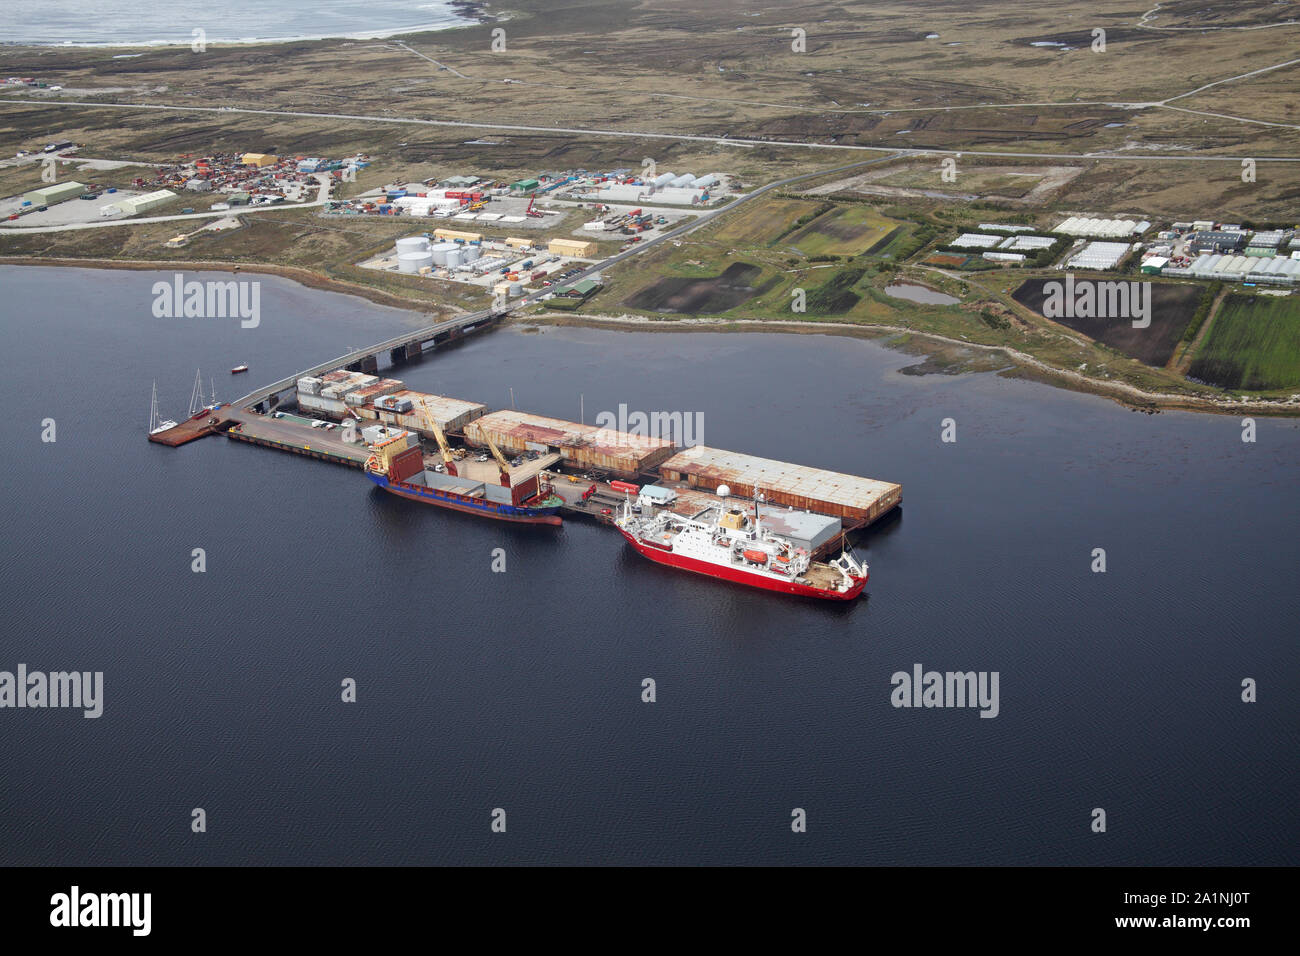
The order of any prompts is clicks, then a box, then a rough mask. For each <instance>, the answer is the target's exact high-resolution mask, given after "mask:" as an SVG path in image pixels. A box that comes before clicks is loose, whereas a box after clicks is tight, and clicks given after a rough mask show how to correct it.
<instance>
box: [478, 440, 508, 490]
mask: <svg viewBox="0 0 1300 956" xmlns="http://www.w3.org/2000/svg"><path fill="white" fill-rule="evenodd" d="M483 439H484V440H485V441H486V442H487V446H488V451H490V452H492V457H493V458H495V459H496V460H497V468H498V469H500V471H501V484H502V485H504V486H505V487H507V488H509V487H510V462H508V461H506V456H505V455H503V454H501V449H500V448H498V447H497V446H496V443H495V442H494V441H492V439H491V438H489V437H488V436H487V435H486V434H484V436H483Z"/></svg>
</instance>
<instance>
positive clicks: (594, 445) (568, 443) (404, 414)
mask: <svg viewBox="0 0 1300 956" xmlns="http://www.w3.org/2000/svg"><path fill="white" fill-rule="evenodd" d="M298 384H299V387H298V402H299V405H300V406H301V407H302V408H303V409H305V410H309V411H313V412H316V413H318V414H327V415H331V416H337V417H340V418H341V417H343V416H344V415H347V414H350V413H355V414H357V415H358V417H360V418H361V419H366V420H372V421H379V422H382V423H384V424H388V425H392V426H396V427H401V428H405V429H408V430H410V431H412V432H414V433H416V434H418V435H421V436H423V437H426V438H432V437H433V435H434V432H433V429H432V427H431V424H430V420H431V419H432V420H433V421H436V422H437V423H438V427H439V428H440V429H442V431H443V432H444V433H446V434H461V435H463V436H464V439H465V441H466V443H467V444H470V445H473V446H476V447H486V446H487V441H488V439H491V441H492V443H493V444H495V445H496V446H497V447H498V448H499V449H500V450H501V451H502V452H504V453H506V454H509V455H518V454H523V453H525V452H528V451H535V452H539V453H544V454H545V453H555V454H558V455H559V456H560V460H561V462H562V463H563V464H564V465H566V466H568V467H570V468H572V469H575V470H579V471H588V470H597V471H602V472H608V473H609V474H611V475H613V476H616V477H618V478H622V479H626V480H644V479H646V478H647V477H649V478H651V479H652V480H660V479H662V480H664V481H667V482H679V483H684V484H686V485H687V486H689V489H695V490H697V491H699V492H708V493H710V494H715V493H716V492H717V489H718V486H719V485H728V486H729V487H730V488H731V490H732V492H733V493H735V494H736V495H739V496H742V497H748V498H753V497H755V495H756V494H761V495H762V496H763V498H764V500H765V501H766V502H767V503H768V504H769V505H780V506H784V507H785V508H787V509H797V511H795V512H791V511H777V510H775V509H773V510H771V512H770V514H771V517H772V519H773V521H774V522H776V524H774V527H777V526H780V527H784V528H785V532H784V533H786V534H787V536H789V537H792V538H794V539H797V540H800V541H803V542H805V543H807V544H809V545H811V546H813V547H820V546H821V545H823V544H825V543H826V541H827V540H828V539H829V538H830V537H833V536H834V535H835V534H837V533H838V532H839V531H840V529H841V527H846V528H849V529H853V528H857V527H862V526H865V525H867V524H870V523H871V522H873V521H875V520H876V519H878V518H880V517H881V516H882V515H884V514H885V513H886V512H888V511H889V510H890V509H892V508H894V507H895V506H896V505H898V504H900V503H901V500H902V487H901V486H900V485H897V484H894V483H892V482H886V481H877V480H874V479H870V478H859V477H857V476H855V475H847V474H841V473H839V472H833V471H826V470H823V469H819V468H808V467H804V466H801V465H794V464H789V463H787V462H780V461H774V460H771V459H767V458H758V457H755V456H752V455H744V454H740V453H738V452H730V451H722V450H719V449H716V448H708V447H705V446H694V447H691V448H687V449H685V450H679V449H678V448H677V446H676V445H675V444H674V443H673V442H672V441H671V440H670V439H667V438H656V437H648V436H643V435H633V434H630V433H628V432H623V431H618V430H615V429H610V428H601V427H598V426H595V425H587V424H582V423H579V422H570V421H565V420H563V419H558V418H550V417H548V416H545V415H535V414H532V413H530V412H522V411H517V410H514V409H505V410H501V411H496V412H488V410H487V407H486V406H484V405H481V404H479V403H476V402H469V401H465V400H462V399H456V398H448V397H445V396H441V395H429V394H425V393H422V392H416V391H413V390H410V389H406V388H404V386H403V385H402V383H401V382H400V381H398V380H396V379H381V378H379V377H377V376H374V375H365V374H361V373H357V372H348V371H337V372H330V373H328V374H326V375H323V376H321V377H320V378H304V379H300V380H299V383H298ZM376 403H378V404H376ZM384 406H387V407H384ZM682 497H683V499H684V502H685V503H688V504H693V503H696V502H697V499H695V498H692V496H691V494H690V491H689V490H684V491H683V494H682ZM698 503H699V504H700V506H701V507H702V506H703V505H704V504H705V503H707V502H705V501H704V500H703V499H699V500H698ZM799 512H811V513H813V514H814V515H817V516H821V518H819V517H807V516H802V515H800V514H799ZM825 517H830V518H833V519H835V520H834V521H833V522H828V521H825V520H822V518H825Z"/></svg>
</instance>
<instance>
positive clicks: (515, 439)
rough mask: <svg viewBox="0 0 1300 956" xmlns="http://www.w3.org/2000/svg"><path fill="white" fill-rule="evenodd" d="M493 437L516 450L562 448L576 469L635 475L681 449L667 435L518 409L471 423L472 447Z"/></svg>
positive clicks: (504, 448)
mask: <svg viewBox="0 0 1300 956" xmlns="http://www.w3.org/2000/svg"><path fill="white" fill-rule="evenodd" d="M487 438H491V439H492V441H493V442H494V443H495V444H496V446H497V447H498V448H500V449H501V450H502V451H505V452H509V453H511V454H519V453H521V452H525V451H530V450H531V451H537V452H542V453H547V452H558V453H559V454H560V457H561V458H562V459H563V460H564V462H565V463H566V464H568V465H570V466H572V467H575V468H587V469H590V468H594V469H599V470H601V471H606V472H609V473H611V474H613V475H617V476H618V477H620V478H629V479H632V478H636V477H637V476H638V475H639V474H640V473H641V472H643V471H647V470H649V469H651V468H654V467H656V466H657V465H659V464H660V463H662V462H663V461H665V460H666V459H668V458H669V457H670V456H671V455H672V453H673V452H674V451H675V450H676V446H675V445H674V444H673V443H672V442H671V441H670V440H668V439H666V438H649V437H646V436H642V435H633V434H630V433H628V432H620V431H615V430H614V429H611V428H597V427H596V426H595V425H580V424H578V423H577V422H566V421H563V420H561V419H558V418H547V417H545V416H542V415H533V414H530V413H528V412H520V411H514V410H513V409H509V410H503V411H499V412H491V413H490V414H487V415H484V416H482V417H480V418H476V419H474V420H473V421H471V422H470V423H469V424H468V425H466V426H465V439H466V441H468V442H469V443H470V444H471V445H478V446H483V445H486V444H487Z"/></svg>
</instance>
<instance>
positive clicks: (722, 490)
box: [718, 485, 731, 498]
mask: <svg viewBox="0 0 1300 956" xmlns="http://www.w3.org/2000/svg"><path fill="white" fill-rule="evenodd" d="M718 497H719V498H730V497H731V486H730V485H718Z"/></svg>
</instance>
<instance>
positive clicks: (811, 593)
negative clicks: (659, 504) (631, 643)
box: [618, 528, 867, 601]
mask: <svg viewBox="0 0 1300 956" xmlns="http://www.w3.org/2000/svg"><path fill="white" fill-rule="evenodd" d="M618 531H619V534H621V535H622V536H623V537H624V538H625V539H627V543H628V544H630V545H631V546H632V547H633V548H635V549H636V551H637V553H638V554H641V555H643V556H645V557H647V558H649V559H650V560H651V561H654V562H655V563H656V564H662V565H665V566H667V567H670V568H680V569H681V570H683V571H693V572H695V573H696V574H707V575H708V576H709V577H711V578H720V579H721V580H723V581H732V582H734V583H736V584H744V585H747V586H749V587H752V588H762V589H763V590H765V591H776V592H778V593H780V594H797V595H799V596H800V597H811V598H820V599H822V600H826V601H852V600H853V599H854V598H856V597H858V596H859V595H860V594H861V593H862V589H863V588H865V587H866V586H867V579H866V577H865V576H864V577H862V578H861V579H859V580H857V581H855V582H854V584H853V586H852V587H851V588H849V589H848V590H847V591H832V590H829V589H826V588H816V587H813V586H812V585H809V584H800V583H799V582H798V581H793V580H783V579H781V578H773V577H768V576H767V575H763V574H754V573H753V572H750V571H746V570H745V569H744V568H734V567H728V566H726V565H721V564H713V563H712V562H710V561H701V560H700V559H699V558H691V557H687V556H685V555H681V554H676V553H674V552H673V551H672V550H671V549H668V548H666V547H657V546H655V545H650V544H647V543H646V542H644V541H641V540H640V539H639V538H637V537H635V536H634V535H631V534H629V533H628V532H626V531H624V530H623V529H622V528H619V529H618Z"/></svg>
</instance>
